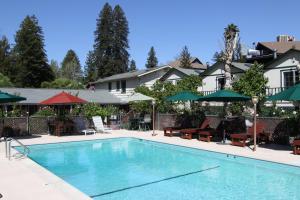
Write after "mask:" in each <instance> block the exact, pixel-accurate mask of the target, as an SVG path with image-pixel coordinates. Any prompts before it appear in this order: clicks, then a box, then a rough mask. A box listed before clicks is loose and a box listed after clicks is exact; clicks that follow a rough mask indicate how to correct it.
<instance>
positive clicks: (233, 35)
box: [223, 24, 240, 89]
mask: <svg viewBox="0 0 300 200" xmlns="http://www.w3.org/2000/svg"><path fill="white" fill-rule="evenodd" d="M239 32H240V30H239V28H238V27H237V26H236V25H235V24H229V25H228V26H227V27H226V28H225V31H224V42H225V49H224V58H223V60H224V62H225V66H224V71H225V74H224V75H225V88H226V89H230V88H231V82H232V78H231V69H230V65H231V63H232V60H233V54H234V51H235V49H236V47H237V41H238V37H239Z"/></svg>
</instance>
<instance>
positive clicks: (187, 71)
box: [173, 67, 204, 76]
mask: <svg viewBox="0 0 300 200" xmlns="http://www.w3.org/2000/svg"><path fill="white" fill-rule="evenodd" d="M173 68H174V69H176V70H178V71H180V72H182V73H184V74H186V75H188V76H189V75H199V74H200V73H201V72H203V71H204V70H203V69H188V68H182V67H173Z"/></svg>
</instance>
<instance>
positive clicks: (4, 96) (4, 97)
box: [0, 91, 26, 137]
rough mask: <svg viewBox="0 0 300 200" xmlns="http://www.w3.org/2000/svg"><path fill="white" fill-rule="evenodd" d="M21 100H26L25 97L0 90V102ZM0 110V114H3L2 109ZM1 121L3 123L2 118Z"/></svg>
mask: <svg viewBox="0 0 300 200" xmlns="http://www.w3.org/2000/svg"><path fill="white" fill-rule="evenodd" d="M23 100H26V98H24V97H20V96H16V95H13V94H8V93H6V92H1V91H0V104H1V103H2V104H3V103H9V102H18V101H23ZM1 110H2V115H3V116H4V113H3V109H1ZM2 123H3V124H4V118H2ZM0 137H1V136H0Z"/></svg>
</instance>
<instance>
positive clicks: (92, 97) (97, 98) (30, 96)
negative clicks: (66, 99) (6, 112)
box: [0, 88, 124, 105]
mask: <svg viewBox="0 0 300 200" xmlns="http://www.w3.org/2000/svg"><path fill="white" fill-rule="evenodd" d="M0 90H1V91H3V92H7V93H10V94H17V95H20V96H22V97H26V98H27V99H26V100H25V101H21V102H19V104H25V105H28V104H39V103H40V102H41V101H43V100H46V99H48V98H50V97H52V96H54V95H56V94H58V93H60V92H62V91H65V92H67V93H71V94H72V95H77V96H78V97H79V98H82V99H84V100H87V101H89V102H95V103H99V104H124V102H123V101H122V100H121V99H120V98H118V97H116V96H115V95H113V94H111V93H109V92H108V91H106V90H95V91H93V90H69V89H44V88H43V89H42V88H0Z"/></svg>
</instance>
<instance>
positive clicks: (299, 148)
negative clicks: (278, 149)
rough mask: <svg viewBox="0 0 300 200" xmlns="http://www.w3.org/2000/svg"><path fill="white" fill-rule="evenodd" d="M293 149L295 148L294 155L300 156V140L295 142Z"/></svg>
mask: <svg viewBox="0 0 300 200" xmlns="http://www.w3.org/2000/svg"><path fill="white" fill-rule="evenodd" d="M293 147H294V154H295V155H300V140H294V142H293Z"/></svg>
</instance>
